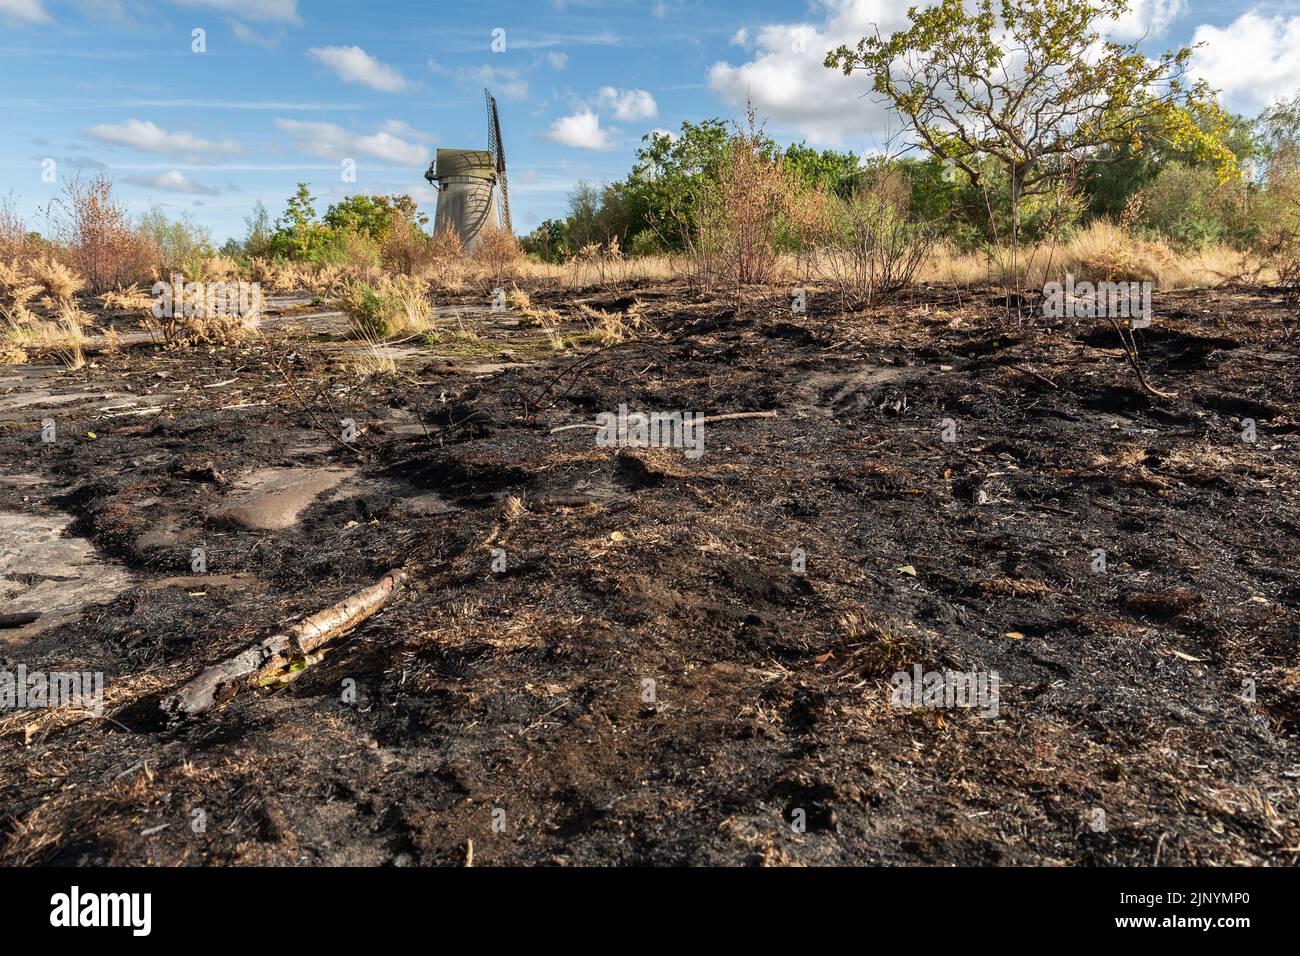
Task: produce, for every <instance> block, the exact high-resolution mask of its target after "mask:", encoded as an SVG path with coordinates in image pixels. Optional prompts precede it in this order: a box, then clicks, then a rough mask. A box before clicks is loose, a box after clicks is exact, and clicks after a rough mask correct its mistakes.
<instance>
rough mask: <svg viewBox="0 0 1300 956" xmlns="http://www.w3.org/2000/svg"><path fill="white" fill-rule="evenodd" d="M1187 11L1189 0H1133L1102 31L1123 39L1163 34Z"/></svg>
mask: <svg viewBox="0 0 1300 956" xmlns="http://www.w3.org/2000/svg"><path fill="white" fill-rule="evenodd" d="M1186 12H1187V0H1131V4H1130V6H1129V9H1128V10H1127V11H1126V12H1125V13H1124V15H1123V16H1121V17H1120V18H1119V19H1118V20H1109V21H1106V23H1105V24H1104V25H1103V26H1102V32H1103V33H1107V34H1109V35H1110V36H1111V37H1112V38H1113V39H1116V40H1122V41H1132V40H1140V39H1142V38H1143V37H1158V36H1163V35H1164V34H1165V32H1166V31H1167V30H1168V29H1169V27H1170V26H1171V25H1172V24H1173V22H1174V21H1175V20H1177V19H1178V18H1179V17H1181V16H1182V15H1183V14H1184V13H1186Z"/></svg>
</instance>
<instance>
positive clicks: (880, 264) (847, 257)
mask: <svg viewBox="0 0 1300 956" xmlns="http://www.w3.org/2000/svg"><path fill="white" fill-rule="evenodd" d="M908 206H909V189H908V186H907V184H906V183H905V182H904V181H903V180H902V179H901V178H900V177H897V176H892V175H889V174H888V173H882V174H879V175H877V176H874V177H871V178H870V179H868V180H867V181H864V182H863V183H862V184H861V187H860V188H859V190H858V191H857V192H856V193H854V194H853V195H852V196H851V197H849V198H848V199H842V198H840V197H839V196H837V195H833V194H832V195H828V196H826V197H825V209H824V213H823V222H822V223H821V235H820V239H821V249H820V251H819V254H818V255H816V256H815V257H814V258H813V260H812V261H813V263H814V267H815V269H816V271H817V272H818V273H819V274H820V275H821V277H822V278H824V279H827V280H828V281H830V282H831V284H832V285H833V286H834V287H835V288H836V290H837V291H838V292H839V295H840V300H841V303H842V304H843V306H844V307H845V308H847V309H855V308H860V307H862V306H867V305H871V304H873V303H874V302H876V301H878V300H879V299H881V298H882V297H885V296H890V295H894V294H895V293H897V292H899V291H900V290H902V289H904V288H906V287H908V286H910V285H911V284H912V281H913V279H914V278H915V276H916V272H917V269H918V268H920V266H921V264H922V263H923V262H925V261H926V259H927V258H928V257H929V255H930V252H931V250H932V249H933V247H934V244H935V241H936V239H937V238H938V237H937V234H936V230H935V229H934V228H933V226H932V225H931V224H929V223H921V222H916V221H914V220H912V219H911V218H910V217H909V215H908Z"/></svg>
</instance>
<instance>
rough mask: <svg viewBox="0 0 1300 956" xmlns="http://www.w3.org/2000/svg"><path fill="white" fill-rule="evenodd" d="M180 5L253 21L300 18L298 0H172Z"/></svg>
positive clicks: (281, 20)
mask: <svg viewBox="0 0 1300 956" xmlns="http://www.w3.org/2000/svg"><path fill="white" fill-rule="evenodd" d="M172 3H174V4H176V5H177V6H181V7H198V8H200V9H204V10H214V11H216V12H217V13H224V14H228V15H230V16H234V17H239V18H241V19H243V20H252V21H253V22H254V23H266V22H271V23H293V24H298V23H301V22H302V19H301V18H300V17H299V16H298V0H172Z"/></svg>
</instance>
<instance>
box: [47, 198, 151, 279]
mask: <svg viewBox="0 0 1300 956" xmlns="http://www.w3.org/2000/svg"><path fill="white" fill-rule="evenodd" d="M50 214H51V220H52V222H53V225H54V229H55V233H56V235H57V236H58V237H59V238H60V239H61V241H62V242H63V244H64V246H65V247H66V248H67V250H68V253H67V254H68V262H69V265H71V267H72V268H73V269H74V270H75V271H76V272H78V273H79V274H81V275H82V276H84V277H85V279H86V282H87V285H88V287H89V288H90V289H91V290H92V291H94V292H102V291H104V290H106V289H113V288H117V287H118V286H121V285H127V284H129V283H132V282H147V281H151V280H152V279H153V277H154V275H155V274H157V267H158V264H159V263H158V250H157V247H156V246H155V245H154V242H153V241H152V240H151V239H150V238H149V237H148V236H145V235H143V234H142V233H141V232H140V231H139V230H137V229H136V228H135V226H134V225H133V224H132V222H131V219H130V217H129V216H128V215H127V212H126V208H125V207H124V206H123V205H122V204H121V203H119V202H118V201H117V198H116V197H115V196H114V195H113V184H112V182H111V181H110V180H109V179H107V178H106V177H105V176H104V175H103V174H102V173H101V174H99V175H97V176H95V177H94V178H93V179H91V180H90V181H89V182H85V181H83V180H82V179H81V178H80V177H74V178H73V179H72V180H70V181H69V182H68V184H67V185H66V186H65V187H64V192H63V197H62V198H60V199H56V200H55V201H54V202H52V203H51V204H50Z"/></svg>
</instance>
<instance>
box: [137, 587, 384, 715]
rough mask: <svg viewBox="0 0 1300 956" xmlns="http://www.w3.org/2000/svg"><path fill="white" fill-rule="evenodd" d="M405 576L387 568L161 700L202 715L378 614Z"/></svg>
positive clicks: (167, 707) (168, 707)
mask: <svg viewBox="0 0 1300 956" xmlns="http://www.w3.org/2000/svg"><path fill="white" fill-rule="evenodd" d="M405 581H406V572H404V571H390V572H388V574H386V575H384V576H383V577H382V578H380V579H379V581H378V582H377V583H375V584H372V585H371V586H370V587H368V588H364V589H362V590H360V591H358V592H357V593H356V594H353V595H351V596H350V597H348V598H345V599H344V600H342V601H340V602H339V603H337V604H334V605H332V606H330V607H328V608H326V609H325V610H323V611H321V612H319V613H318V614H313V615H312V616H311V617H309V618H307V619H306V620H305V621H300V622H299V623H297V624H295V625H294V626H293V627H291V628H290V629H289V630H287V631H283V632H281V633H279V634H272V635H271V636H270V637H268V638H266V639H265V640H263V641H261V642H259V643H257V644H255V645H253V646H252V647H250V648H248V649H247V650H244V651H241V652H240V653H238V654H236V655H235V656H234V657H231V658H228V659H226V660H224V661H222V662H221V663H219V664H213V665H212V666H211V667H209V668H207V669H206V670H204V671H203V672H202V673H201V674H199V676H197V677H195V678H194V679H193V680H191V681H190V682H189V683H188V684H185V685H184V686H183V687H181V688H180V690H178V691H177V692H176V693H174V694H169V695H168V696H166V697H164V698H163V699H162V703H161V704H160V706H161V707H162V709H163V711H164V712H165V713H168V714H187V715H193V714H201V713H203V712H204V711H207V710H210V709H212V708H213V707H214V706H216V705H217V704H219V703H221V702H222V701H225V700H229V699H230V698H231V697H233V696H234V695H235V694H236V693H238V691H239V690H240V688H243V687H247V686H250V685H252V684H255V683H257V682H258V681H259V680H261V679H264V678H268V677H271V676H273V675H274V674H275V673H277V672H278V671H281V670H283V669H284V668H286V667H288V666H289V665H290V664H292V663H293V662H294V661H298V660H302V659H303V658H305V657H306V656H307V655H308V654H311V653H312V652H313V651H315V650H316V649H317V648H319V647H320V646H321V645H322V644H324V643H325V642H326V641H329V640H331V639H333V638H335V637H338V636H339V635H342V634H346V633H347V632H348V631H350V630H352V629H353V628H354V627H356V626H357V625H358V624H360V623H361V622H362V621H364V620H366V618H368V617H370V616H372V615H373V614H375V613H377V612H378V611H379V610H381V609H382V608H383V606H384V605H385V604H387V603H388V601H389V599H390V598H391V597H392V596H393V595H394V594H395V593H397V590H398V589H399V588H400V587H401V586H402V584H403V583H404V582H405Z"/></svg>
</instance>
